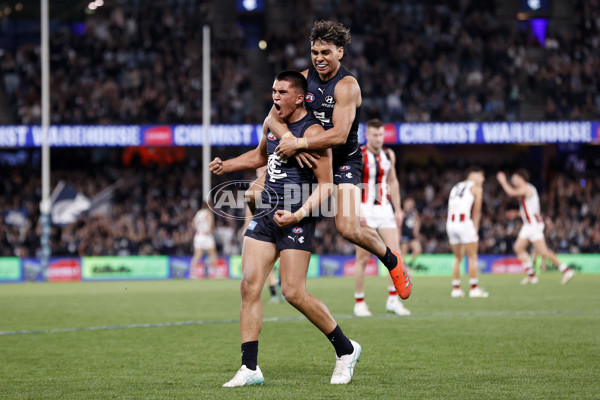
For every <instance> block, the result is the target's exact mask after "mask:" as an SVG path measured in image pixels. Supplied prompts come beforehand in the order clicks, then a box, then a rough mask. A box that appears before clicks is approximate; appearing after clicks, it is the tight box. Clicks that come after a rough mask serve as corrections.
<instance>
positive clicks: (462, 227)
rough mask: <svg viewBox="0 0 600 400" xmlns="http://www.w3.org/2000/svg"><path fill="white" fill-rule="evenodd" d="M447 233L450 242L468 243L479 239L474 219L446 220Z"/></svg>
mask: <svg viewBox="0 0 600 400" xmlns="http://www.w3.org/2000/svg"><path fill="white" fill-rule="evenodd" d="M446 233H447V234H448V241H449V242H450V244H453V245H454V244H467V243H474V242H478V241H479V235H477V229H475V225H473V221H471V220H470V219H469V220H466V221H462V222H460V221H455V222H452V221H449V222H446Z"/></svg>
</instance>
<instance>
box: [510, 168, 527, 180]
mask: <svg viewBox="0 0 600 400" xmlns="http://www.w3.org/2000/svg"><path fill="white" fill-rule="evenodd" d="M513 174H517V175H519V176H520V177H521V178H523V179H525V180H526V181H527V182H529V172H528V171H527V170H526V169H525V168H519V169H517V170H516V171H515V172H513Z"/></svg>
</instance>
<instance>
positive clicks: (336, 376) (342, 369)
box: [331, 340, 362, 385]
mask: <svg viewBox="0 0 600 400" xmlns="http://www.w3.org/2000/svg"><path fill="white" fill-rule="evenodd" d="M350 343H352V346H353V347H354V351H353V352H352V353H351V354H346V355H345V356H341V357H338V356H336V357H335V369H334V370H333V375H331V383H332V384H333V385H344V384H346V383H348V382H350V381H351V380H352V375H354V367H355V366H356V363H357V362H358V359H359V358H360V355H361V353H362V347H360V344H358V343H357V342H355V341H354V340H350Z"/></svg>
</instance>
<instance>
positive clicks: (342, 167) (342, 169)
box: [340, 165, 352, 171]
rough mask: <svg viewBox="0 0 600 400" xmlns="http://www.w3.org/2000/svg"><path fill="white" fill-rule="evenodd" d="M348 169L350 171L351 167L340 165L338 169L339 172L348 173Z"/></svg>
mask: <svg viewBox="0 0 600 400" xmlns="http://www.w3.org/2000/svg"><path fill="white" fill-rule="evenodd" d="M350 169H352V167H351V166H349V165H342V166H341V167H340V171H349V170H350Z"/></svg>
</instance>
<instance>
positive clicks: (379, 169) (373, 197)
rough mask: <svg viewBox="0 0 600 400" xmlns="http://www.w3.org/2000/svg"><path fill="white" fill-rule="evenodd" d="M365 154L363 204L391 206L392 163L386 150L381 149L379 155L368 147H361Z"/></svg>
mask: <svg viewBox="0 0 600 400" xmlns="http://www.w3.org/2000/svg"><path fill="white" fill-rule="evenodd" d="M361 150H362V154H363V174H362V179H363V180H362V183H363V188H362V202H363V204H368V205H384V204H389V199H388V197H389V186H388V184H387V178H388V174H389V172H390V167H391V166H392V162H391V161H390V158H389V157H388V154H387V149H386V148H383V147H382V148H381V149H379V152H378V153H377V154H375V153H373V152H371V151H370V150H369V149H368V148H367V146H366V145H363V146H361Z"/></svg>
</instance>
